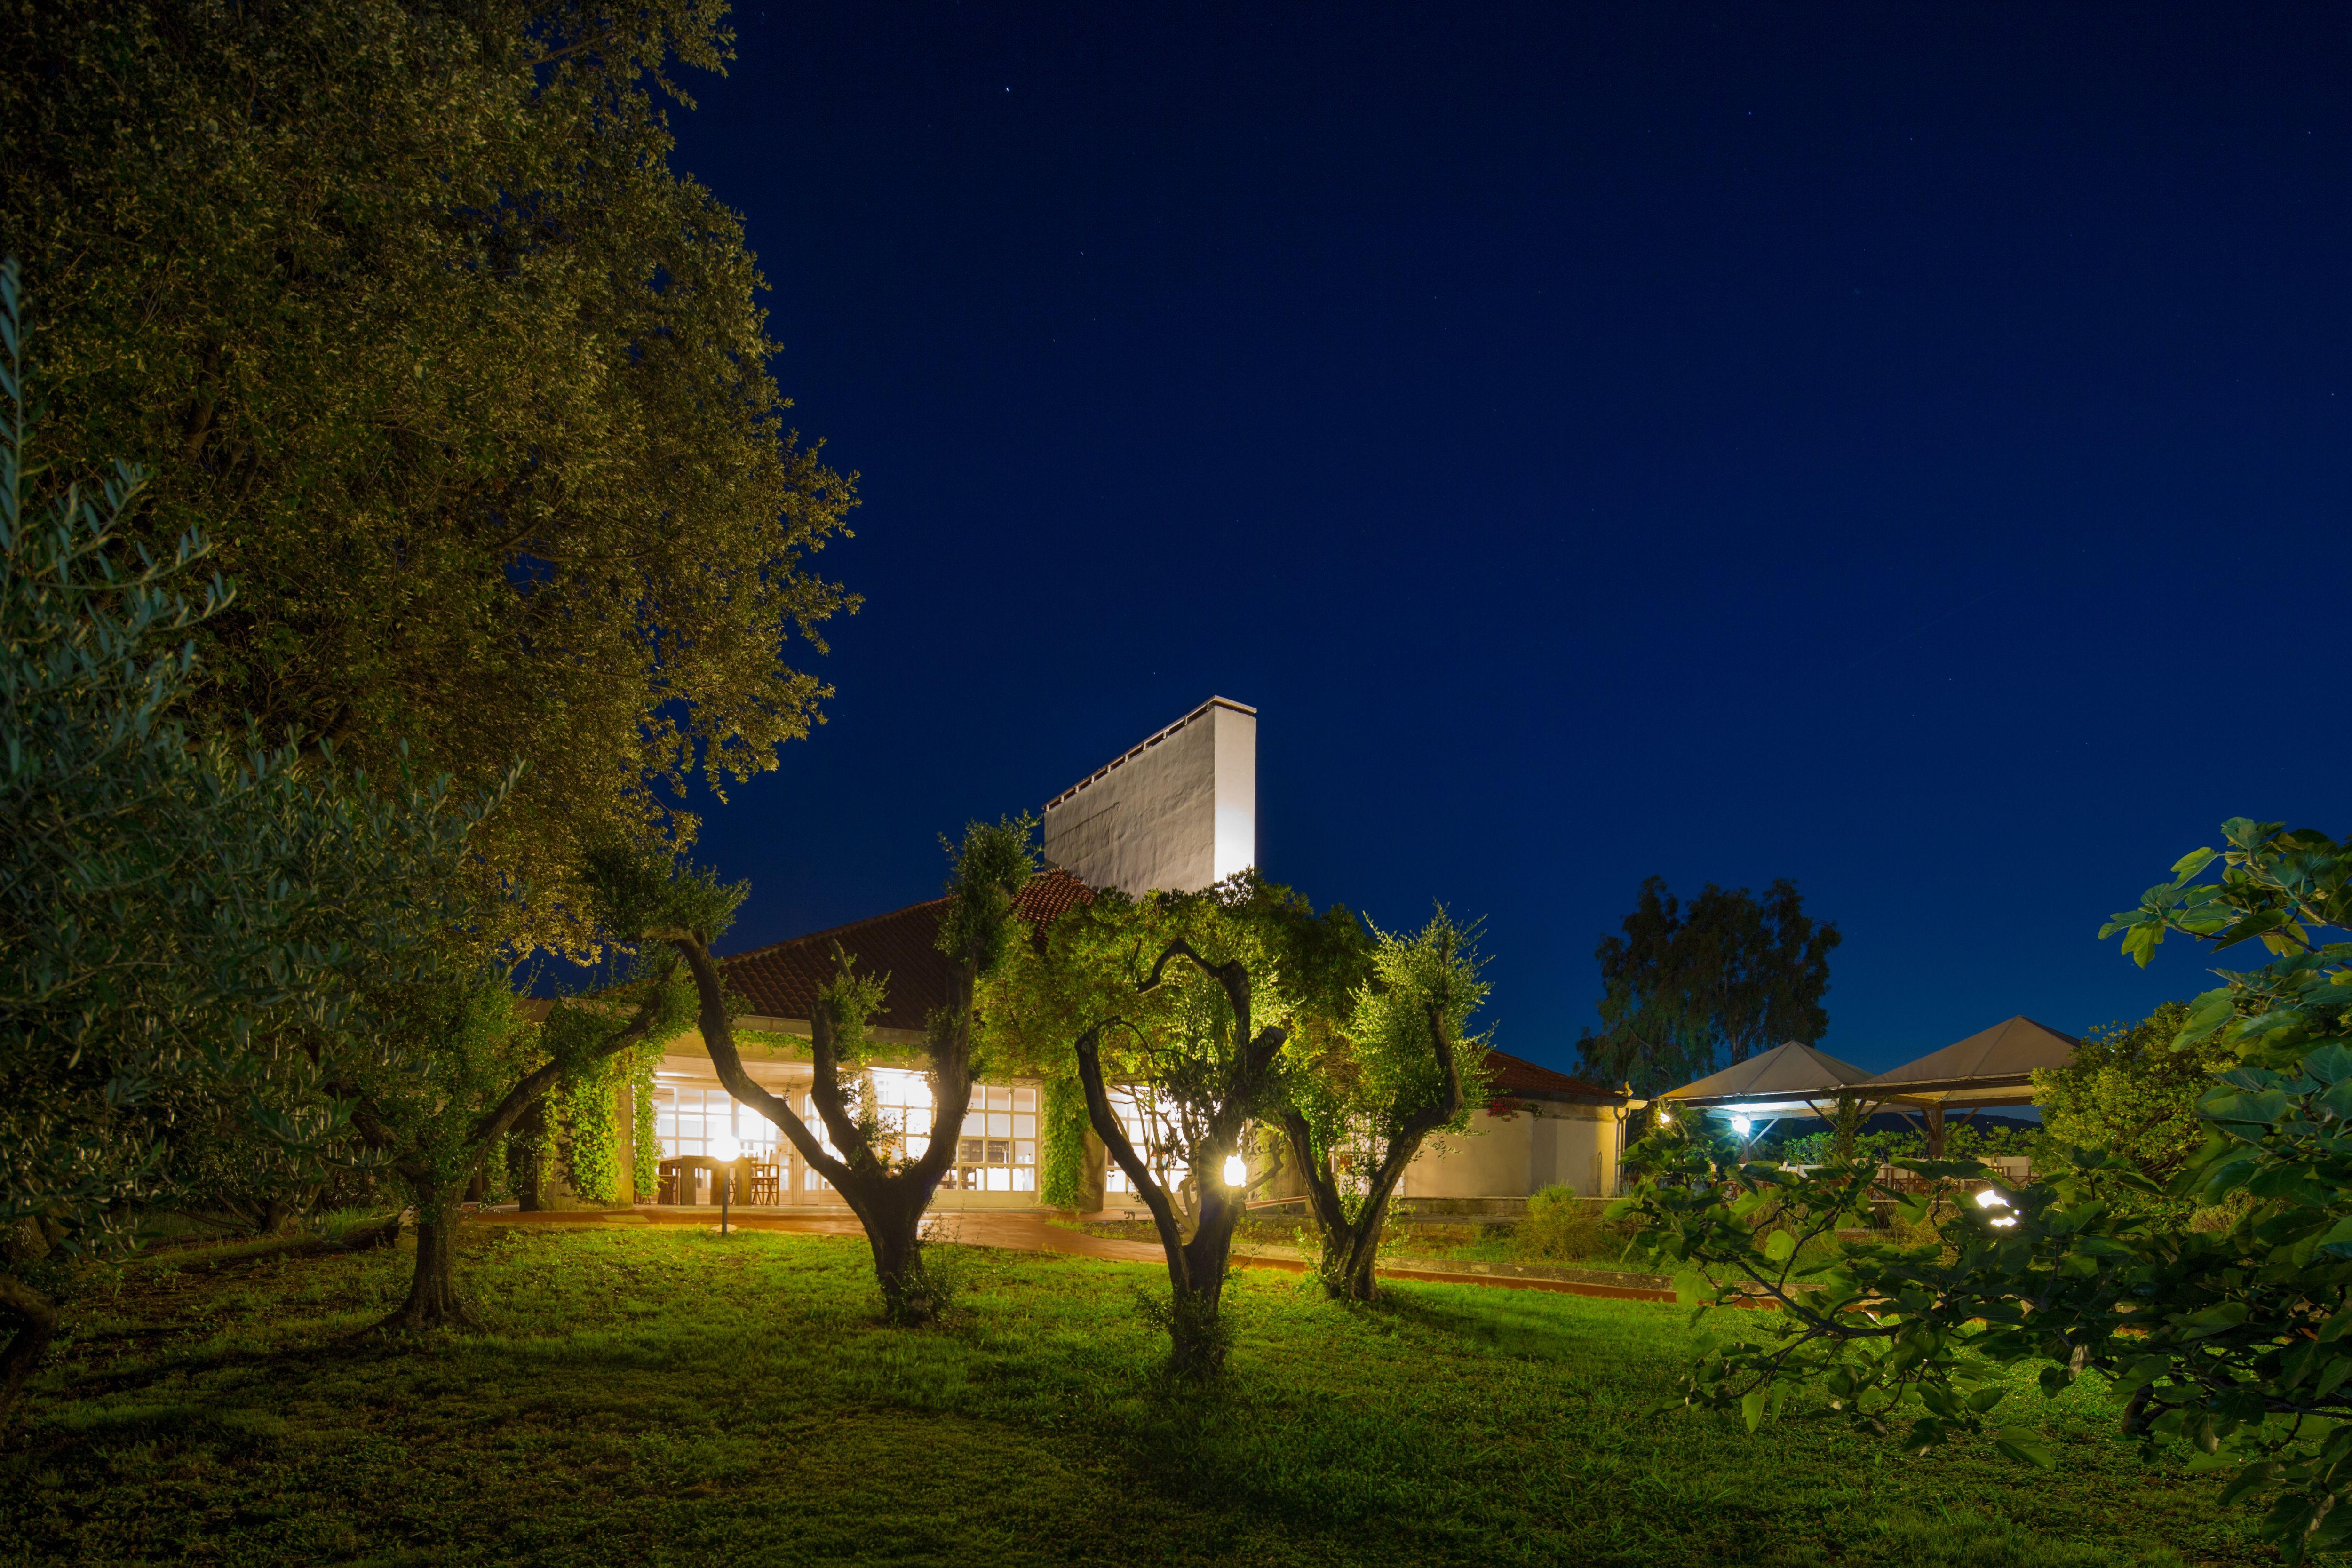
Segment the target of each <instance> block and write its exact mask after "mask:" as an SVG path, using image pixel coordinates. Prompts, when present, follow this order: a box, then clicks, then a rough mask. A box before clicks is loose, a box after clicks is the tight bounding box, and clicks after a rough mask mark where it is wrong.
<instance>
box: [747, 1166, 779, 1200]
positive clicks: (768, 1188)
mask: <svg viewBox="0 0 2352 1568" xmlns="http://www.w3.org/2000/svg"><path fill="white" fill-rule="evenodd" d="M783 1201H784V1184H783V1180H782V1177H781V1176H780V1175H779V1174H778V1173H777V1170H776V1167H775V1166H773V1165H761V1164H758V1163H754V1164H753V1165H752V1167H751V1202H753V1203H755V1204H781V1203H782V1202H783Z"/></svg>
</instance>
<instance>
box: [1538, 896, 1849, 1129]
mask: <svg viewBox="0 0 2352 1568" xmlns="http://www.w3.org/2000/svg"><path fill="white" fill-rule="evenodd" d="M1841 940H1842V939H1841V938H1840V936H1839V934H1838V929H1837V927H1836V926H1835V925H1834V924H1832V923H1831V922H1829V921H1816V920H1814V919H1813V918H1812V917H1811V916H1810V915H1808V914H1806V913H1805V908H1804V899H1803V897H1802V895H1801V894H1800V893H1799V892H1798V891H1797V885H1796V884H1795V883H1794V882H1791V881H1789V880H1787V879H1781V880H1779V881H1776V882H1774V883H1773V884H1772V885H1771V886H1770V887H1769V888H1767V889H1765V890H1764V895H1763V897H1762V898H1760V899H1759V898H1758V897H1757V896H1756V895H1754V894H1752V893H1750V892H1749V891H1748V889H1745V888H1735V889H1729V890H1726V889H1722V888H1719V887H1717V886H1716V885H1715V884H1714V883H1712V882H1709V883H1707V884H1706V886H1705V887H1704V888H1702V889H1699V891H1698V893H1697V894H1696V896H1694V897H1693V898H1692V899H1691V900H1690V901H1689V902H1688V903H1687V904H1685V903H1683V902H1681V901H1680V900H1676V899H1675V895H1674V894H1673V893H1671V892H1670V891H1668V890H1667V888H1666V883H1665V879H1664V878H1661V877H1652V878H1650V879H1647V880H1645V881H1644V882H1643V884H1642V890H1641V894H1640V897H1639V900H1637V902H1636V903H1635V905H1634V907H1633V912H1632V913H1631V914H1629V915H1627V916H1626V917H1625V919H1624V921H1623V923H1622V928H1621V930H1620V931H1619V932H1618V934H1616V935H1613V936H1605V937H1603V938H1601V945H1600V947H1599V948H1597V949H1596V950H1595V951H1594V954H1593V956H1594V957H1595V958H1597V959H1599V960H1600V963H1601V1001H1600V1012H1601V1028H1600V1030H1599V1032H1597V1033H1596V1032H1594V1031H1592V1030H1590V1029H1588V1030H1586V1031H1585V1032H1584V1034H1583V1036H1582V1037H1580V1039H1579V1040H1578V1042H1577V1050H1578V1053H1579V1056H1580V1058H1581V1070H1582V1071H1583V1073H1584V1075H1585V1076H1586V1077H1587V1078H1590V1079H1592V1080H1594V1081H1595V1082H1598V1083H1602V1084H1620V1083H1631V1084H1632V1085H1633V1091H1634V1093H1636V1094H1637V1095H1641V1096H1644V1097H1648V1096H1654V1095H1655V1094H1657V1093H1659V1092H1660V1091H1662V1090H1664V1089H1674V1088H1676V1087H1678V1086H1680V1085H1682V1084H1685V1083H1690V1082H1693V1081H1695V1080H1696V1079H1702V1078H1705V1077H1706V1076H1707V1075H1708V1074H1709V1073H1712V1072H1715V1071H1716V1070H1717V1069H1718V1068H1724V1067H1728V1066H1731V1065H1733V1064H1735V1063H1738V1062H1743V1061H1746V1060H1747V1059H1748V1058H1749V1057H1750V1056H1753V1055H1756V1054H1757V1053H1759V1052H1760V1051H1765V1050H1769V1049H1770V1048H1771V1047H1774V1046H1777V1045H1780V1044H1781V1043H1782V1042H1784V1041H1788V1040H1800V1041H1802V1042H1804V1043H1805V1044H1807V1045H1811V1044H1812V1043H1813V1042H1814V1041H1816V1040H1819V1039H1820V1038H1821V1037H1822V1035H1823V1034H1824V1033H1825V1032H1826V1031H1827V1030H1828V1028H1829V1012H1828V1010H1827V1009H1826V1008H1825V1007H1824V1006H1823V1005H1822V997H1823V996H1824V995H1826V994H1828V992H1829V986H1830V953H1831V952H1832V951H1833V950H1834V949H1835V948H1836V947H1837V945H1838V943H1839V942H1840V941H1841Z"/></svg>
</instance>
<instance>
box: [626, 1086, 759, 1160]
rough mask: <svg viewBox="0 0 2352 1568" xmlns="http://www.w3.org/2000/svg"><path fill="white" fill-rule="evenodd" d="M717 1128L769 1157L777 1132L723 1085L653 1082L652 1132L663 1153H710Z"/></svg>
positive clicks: (754, 1152) (746, 1149)
mask: <svg viewBox="0 0 2352 1568" xmlns="http://www.w3.org/2000/svg"><path fill="white" fill-rule="evenodd" d="M721 1133H724V1134H726V1135H727V1136H729V1137H731V1138H733V1139H734V1140H735V1142H736V1143H737V1144H738V1145H739V1146H740V1148H741V1150H742V1152H744V1153H745V1154H748V1155H750V1156H751V1157H752V1158H753V1159H756V1160H760V1161H761V1162H772V1161H773V1160H774V1159H775V1157H776V1146H777V1143H778V1142H780V1140H781V1135H780V1134H779V1133H778V1132H777V1131H776V1125H775V1123H774V1122H772V1121H769V1120H768V1119H767V1118H766V1117H764V1116H762V1115H761V1114H760V1113H759V1112H758V1111H756V1110H752V1109H751V1107H750V1106H748V1105H743V1104H740V1103H739V1102H738V1101H737V1100H736V1099H735V1098H734V1096H732V1095H730V1094H729V1093H728V1092H727V1091H726V1090H725V1089H713V1088H709V1087H708V1086H706V1085H701V1084H658V1085H656V1087H655V1089H654V1136H655V1138H656V1139H657V1140H658V1141H659V1142H660V1143H661V1152H662V1158H663V1159H665V1160H676V1159H679V1158H681V1157H684V1156H688V1155H694V1154H709V1152H710V1146H711V1144H712V1143H713V1142H717V1140H718V1139H719V1135H720V1134H721Z"/></svg>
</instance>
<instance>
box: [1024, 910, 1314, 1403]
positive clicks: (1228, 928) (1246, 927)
mask: <svg viewBox="0 0 2352 1568" xmlns="http://www.w3.org/2000/svg"><path fill="white" fill-rule="evenodd" d="M1302 912H1303V906H1301V905H1299V903H1298V901H1297V900H1296V898H1295V896H1294V895H1292V894H1291V893H1290V892H1289V891H1288V889H1284V888H1280V887H1278V886H1276V885H1274V884H1272V883H1268V882H1265V881H1264V880H1263V879H1259V878H1258V877H1257V876H1256V875H1255V873H1251V872H1244V873H1242V874H1241V875H1239V876H1236V877H1234V878H1230V879H1227V880H1225V881H1223V882H1221V883H1218V884H1217V885H1216V886H1215V887H1213V888H1208V889H1202V890H1200V891H1198V892H1191V893H1151V894H1148V895H1146V896H1145V897H1144V898H1142V899H1139V900H1138V899H1131V898H1129V897H1127V896H1126V895H1124V894H1122V893H1118V892H1116V891H1108V890H1105V891H1098V892H1097V894H1096V896H1095V897H1094V899H1093V900H1090V901H1089V902H1087V903H1086V904H1085V905H1083V906H1081V907H1079V908H1077V909H1075V910H1070V911H1069V912H1068V913H1066V914H1065V915H1063V916H1062V917H1061V918H1060V919H1059V920H1057V921H1055V922H1054V923H1053V925H1052V927H1051V929H1050V930H1049V931H1045V932H1042V933H1040V937H1039V940H1038V941H1037V942H1035V943H1034V944H1033V945H1031V946H1030V947H1028V948H1026V949H1024V951H1023V952H1021V953H1020V954H1019V955H1018V957H1017V958H1016V960H1015V962H1014V963H1013V966H1012V971H1011V973H1009V974H1008V976H1007V984H1004V985H1003V986H1001V987H999V988H998V989H997V991H996V993H995V994H994V995H992V1000H991V1007H992V1030H1001V1031H1002V1036H1003V1037H1006V1038H1020V1039H1023V1040H1024V1041H1027V1042H1030V1043H1031V1048H1033V1049H1036V1050H1038V1051H1039V1052H1040V1054H1041V1055H1042V1054H1044V1053H1045V1049H1046V1047H1045V1046H1044V1045H1043V1044H1042V1042H1045V1041H1049V1040H1050V1041H1051V1042H1052V1043H1053V1047H1055V1048H1054V1049H1053V1054H1055V1055H1059V1056H1062V1057H1063V1058H1064V1059H1065V1060H1069V1059H1071V1058H1075V1066H1076V1077H1077V1079H1078V1083H1079V1086H1080V1090H1081V1093H1082V1094H1083V1096H1084V1100H1085V1104H1086V1109H1087V1124H1088V1125H1089V1126H1090V1127H1091V1128H1092V1129H1093V1131H1094V1133H1095V1136H1096V1137H1097V1138H1099V1139H1100V1140H1101V1141H1102V1142H1103V1145H1104V1147H1105V1148H1106V1149H1107V1150H1108V1153H1109V1157H1110V1159H1111V1161H1112V1162H1113V1163H1115V1164H1116V1165H1117V1166H1118V1170H1119V1172H1120V1173H1121V1174H1123V1175H1124V1176H1125V1177H1126V1179H1127V1181H1128V1184H1129V1186H1130V1188H1131V1189H1132V1190H1133V1191H1134V1192H1135V1194H1136V1195H1137V1196H1138V1197H1139V1198H1140V1199H1141V1200H1142V1203H1143V1205H1144V1207H1145V1208H1146V1210H1148V1211H1149V1212H1150V1215H1151V1219H1152V1224H1153V1227H1154V1229H1155V1230H1156V1232H1157V1233H1158V1235H1159V1237H1160V1249H1161V1251H1162V1253H1163V1255H1164V1256H1165V1257H1166V1258H1167V1263H1168V1280H1169V1288H1170V1297H1169V1300H1168V1301H1167V1303H1166V1304H1165V1306H1164V1307H1155V1308H1154V1311H1155V1314H1156V1315H1157V1316H1158V1317H1159V1318H1160V1321H1162V1323H1163V1325H1164V1326H1165V1327H1166V1329H1167V1330H1168V1331H1169V1335H1170V1338H1171V1346H1172V1351H1173V1364H1174V1365H1175V1367H1176V1368H1177V1370H1178V1371H1179V1372H1181V1373H1184V1374H1185V1375H1188V1376H1197V1375H1205V1374H1207V1373H1213V1372H1214V1371H1215V1370H1216V1369H1217V1368H1218V1367H1220V1366H1222V1365H1223V1361H1224V1357H1225V1353H1226V1352H1227V1350H1228V1349H1229V1347H1230V1343H1231V1332H1232V1325H1231V1322H1230V1321H1229V1320H1227V1319H1226V1318H1225V1317H1224V1316H1223V1312H1222V1310H1221V1307H1222V1302H1223V1292H1224V1284H1225V1275H1226V1271H1227V1268H1228V1266H1229V1263H1230V1260H1231V1256H1232V1250H1233V1236H1234V1226H1236V1225H1237V1224H1238V1223H1239V1222H1240V1220H1241V1217H1242V1215H1243V1214H1244V1211H1245V1209H1246V1207H1247V1203H1248V1193H1247V1187H1246V1184H1245V1183H1243V1184H1236V1183H1235V1182H1234V1181H1233V1180H1231V1179H1230V1178H1231V1176H1232V1175H1233V1174H1234V1163H1235V1162H1236V1161H1244V1162H1245V1158H1246V1157H1245V1154H1244V1147H1245V1144H1246V1142H1247V1140H1248V1135H1249V1131H1250V1129H1251V1127H1252V1126H1253V1125H1254V1124H1255V1125H1271V1124H1273V1123H1274V1121H1275V1118H1276V1115H1277V1113H1278V1111H1279V1109H1280V1106H1281V1104H1282V1092H1283V1084H1284V1080H1285V1075H1286V1070H1287V1068H1286V1065H1285V1063H1284V1062H1283V1061H1282V1059H1281V1058H1282V1055H1283V1047H1284V1046H1285V1045H1286V1042H1287V1041H1288V1039H1289V1037H1290V1026H1291V1024H1292V1022H1293V1017H1294V1015H1295V1014H1296V1012H1297V1003H1296V1001H1295V999H1294V997H1293V995H1292V994H1291V993H1290V992H1289V991H1288V990H1287V989H1286V987H1285V984H1284V983H1283V976H1282V973H1281V968H1282V966H1281V962H1280V957H1279V954H1280V952H1282V951H1283V950H1284V945H1285V939H1286V936H1289V935H1295V934H1296V932H1295V930H1294V927H1295V924H1296V921H1297V917H1299V916H1301V914H1302ZM1339 919H1340V921H1341V923H1342V924H1344V925H1345V926H1346V927H1348V928H1349V929H1352V927H1353V921H1352V917H1348V916H1346V914H1345V912H1344V911H1340V912H1339ZM1349 967H1350V966H1348V965H1341V966H1340V968H1341V969H1342V970H1345V969H1348V968H1349ZM1339 994H1342V995H1344V994H1345V991H1344V987H1341V988H1340V989H1339ZM1000 1015H1011V1016H1000Z"/></svg>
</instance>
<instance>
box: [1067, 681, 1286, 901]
mask: <svg viewBox="0 0 2352 1568" xmlns="http://www.w3.org/2000/svg"><path fill="white" fill-rule="evenodd" d="M1045 858H1046V859H1048V860H1050V861H1052V862H1053V863H1054V864H1055V865H1057V866H1060V867H1063V868H1066V869H1067V870H1068V871H1070V872H1071V873H1072V874H1073V875H1075V876H1077V877H1079V878H1081V879H1084V880H1086V881H1087V882H1089V883H1091V884H1093V885H1094V886H1096V887H1097V888H1118V889H1121V890H1122V891H1124V892H1129V893H1138V894H1140V893H1144V892H1148V891H1150V890H1151V889H1161V890H1164V891H1169V892H1190V891H1192V890H1193V889H1198V888H1205V887H1207V886H1208V885H1209V884H1210V883H1212V882H1214V881H1217V880H1219V879H1222V878H1224V877H1228V876H1231V875H1232V874H1233V873H1234V872H1235V871H1239V870H1242V869H1243V868H1246V867H1249V866H1253V865H1255V864H1256V863H1257V711H1256V710H1255V709H1253V708H1247V707H1244V706H1243V705H1242V704H1241V703H1238V702H1233V701H1228V700H1226V699H1224V698H1222V697H1213V698H1211V699H1210V700H1208V701H1207V702H1205V703H1203V704H1202V706H1201V707H1199V708H1196V709H1194V710H1192V712H1191V713H1189V714H1187V715H1185V716H1184V717H1183V718H1182V719H1181V720H1179V721H1177V722H1175V723H1174V724H1171V725H1170V726H1169V727H1168V728H1167V729H1165V730H1162V731H1160V732H1159V733H1158V734H1156V735H1153V736H1151V737H1150V739H1149V740H1146V741H1144V742H1142V743H1141V744H1139V745H1138V746H1136V747H1134V748H1133V749H1131V750H1130V751H1129V752H1127V753H1126V754H1125V755H1123V756H1121V757H1119V758H1118V759H1117V760H1116V761H1114V762H1112V763H1108V765H1106V766H1104V767H1102V768H1098V769H1097V770H1096V771H1095V773H1093V774H1092V775H1091V776H1089V777H1088V778H1087V779H1086V780H1084V781H1083V782H1081V783H1079V784H1076V785H1074V786H1073V787H1072V788H1070V789H1068V790H1066V791H1064V792H1063V793H1062V794H1061V795H1059V796H1057V797H1055V799H1054V800H1052V801H1049V802H1047V803H1046V805H1045Z"/></svg>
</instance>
